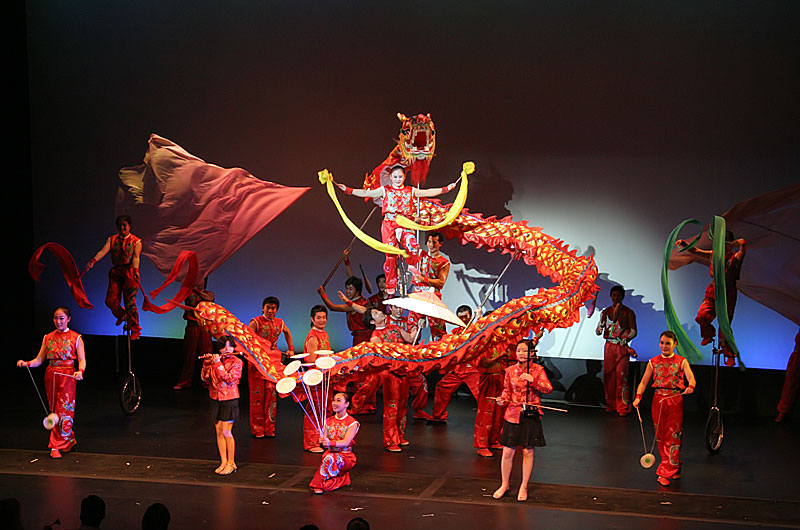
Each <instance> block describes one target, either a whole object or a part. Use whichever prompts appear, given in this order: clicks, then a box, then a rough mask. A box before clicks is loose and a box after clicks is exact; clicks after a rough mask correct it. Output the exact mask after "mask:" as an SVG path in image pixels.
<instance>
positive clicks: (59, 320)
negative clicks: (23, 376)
mask: <svg viewBox="0 0 800 530" xmlns="http://www.w3.org/2000/svg"><path fill="white" fill-rule="evenodd" d="M70 320H71V317H70V313H69V309H67V308H66V307H64V306H61V307H58V308H56V310H55V311H54V312H53V324H54V325H55V327H56V329H55V331H53V332H51V333H48V334H47V335H45V336H44V337H43V338H42V345H41V347H40V348H39V352H38V354H37V355H36V357H35V358H34V359H32V360H30V361H23V360H21V359H20V360H19V361H17V366H20V367H22V366H24V367H28V368H30V367H31V366H33V367H36V366H41V364H42V363H43V362H44V361H45V360H47V361H48V365H47V370H46V371H45V375H44V386H45V391H46V393H47V400H48V402H49V404H50V412H51V413H56V414H58V418H59V421H58V423H57V424H56V425H54V426H53V428H52V429H51V430H50V442H49V444H48V446H49V447H50V458H61V451H65V452H66V451H70V450H71V449H72V448H73V447H75V444H76V443H77V442H76V441H75V433H74V432H73V431H72V424H73V420H74V416H75V389H76V384H75V382H76V381H80V380H82V379H83V371H84V370H85V369H86V354H85V352H84V350H83V339H82V338H81V336H80V335H79V334H78V333H76V332H74V331H72V330H71V329H69V321H70ZM75 361H78V366H77V369H76V367H75Z"/></svg>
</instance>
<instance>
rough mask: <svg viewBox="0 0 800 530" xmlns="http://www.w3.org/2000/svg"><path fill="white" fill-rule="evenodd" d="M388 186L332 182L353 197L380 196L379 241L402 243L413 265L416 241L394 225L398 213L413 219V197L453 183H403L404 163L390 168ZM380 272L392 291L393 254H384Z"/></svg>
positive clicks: (394, 282)
mask: <svg viewBox="0 0 800 530" xmlns="http://www.w3.org/2000/svg"><path fill="white" fill-rule="evenodd" d="M390 179H391V186H381V187H379V188H375V189H361V188H355V189H353V188H350V187H348V186H345V185H344V184H339V183H336V186H337V187H338V188H339V189H340V190H342V191H343V192H345V193H346V194H348V195H355V196H356V197H369V198H373V199H378V198H380V199H382V201H381V206H382V213H383V223H382V224H381V241H382V242H383V243H384V244H387V245H391V246H393V247H397V248H400V246H401V245H402V247H403V248H405V249H406V251H408V253H409V255H410V256H409V259H408V261H409V264H411V265H413V264H415V263H416V261H417V260H418V259H419V244H418V243H417V239H416V237H414V232H412V231H411V230H408V229H406V228H402V227H401V226H400V225H398V224H397V222H396V218H397V216H398V215H403V216H405V217H408V218H409V219H413V218H414V198H416V197H438V196H439V195H442V194H443V193H447V192H448V191H451V190H453V189H454V188H455V187H456V183H455V182H453V183H451V184H449V185H447V186H445V187H443V188H429V189H419V188H413V187H411V186H406V185H405V180H406V173H405V166H403V165H402V164H396V165H394V166H393V167H392V169H391V174H390ZM383 272H384V273H385V274H386V292H387V293H389V294H394V292H395V289H396V287H397V256H396V255H394V254H387V255H386V260H385V261H384V263H383Z"/></svg>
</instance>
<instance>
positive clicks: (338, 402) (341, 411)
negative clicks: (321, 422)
mask: <svg viewBox="0 0 800 530" xmlns="http://www.w3.org/2000/svg"><path fill="white" fill-rule="evenodd" d="M349 406H350V397H349V396H348V394H347V393H346V392H336V393H335V394H334V396H333V401H332V402H331V407H332V408H333V413H334V415H333V416H331V417H329V418H328V419H327V420H325V432H324V435H323V437H322V438H320V439H319V444H320V445H321V446H322V447H324V448H325V454H323V455H322V463H321V464H320V466H319V468H318V469H317V471H316V473H314V478H312V479H311V483H310V484H309V487H310V488H311V490H312V491H313V492H314V493H316V494H322V493H324V492H326V491H333V490H336V489H339V488H341V487H343V486H349V485H350V470H351V469H353V468H354V467H355V465H356V455H355V453H354V452H353V445H355V438H356V434H357V433H358V428H359V427H360V425H361V424H360V423H358V421H357V420H356V419H355V418H353V417H352V416H350V415H348V414H347V407H349Z"/></svg>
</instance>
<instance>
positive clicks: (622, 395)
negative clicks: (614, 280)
mask: <svg viewBox="0 0 800 530" xmlns="http://www.w3.org/2000/svg"><path fill="white" fill-rule="evenodd" d="M610 294H611V306H610V307H607V308H605V309H604V310H603V313H602V314H601V315H600V322H598V324H597V329H596V330H595V333H597V334H598V335H602V336H603V338H604V339H606V345H605V348H604V349H603V388H604V389H605V394H606V411H607V412H616V413H617V414H619V415H620V416H627V415H628V414H630V413H631V397H630V391H631V390H630V386H629V385H628V367H629V366H630V357H636V351H634V349H633V348H631V347H629V346H628V344H629V343H630V341H631V340H632V339H633V338H634V337H635V336H636V314H635V313H634V312H633V310H632V309H631V308H630V307H628V306H626V305H623V304H622V301H623V300H624V299H625V289H624V288H623V287H622V286H621V285H615V286H614V287H612V288H611V293H610Z"/></svg>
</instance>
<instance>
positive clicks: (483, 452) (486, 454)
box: [478, 447, 494, 458]
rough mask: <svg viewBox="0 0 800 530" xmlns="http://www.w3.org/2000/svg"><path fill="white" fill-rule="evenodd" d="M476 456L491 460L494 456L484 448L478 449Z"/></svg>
mask: <svg viewBox="0 0 800 530" xmlns="http://www.w3.org/2000/svg"><path fill="white" fill-rule="evenodd" d="M478 454H479V455H481V456H482V457H484V458H492V457H493V456H494V455H493V454H492V452H491V451H489V450H488V449H487V448H485V447H481V448H480V449H478Z"/></svg>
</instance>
